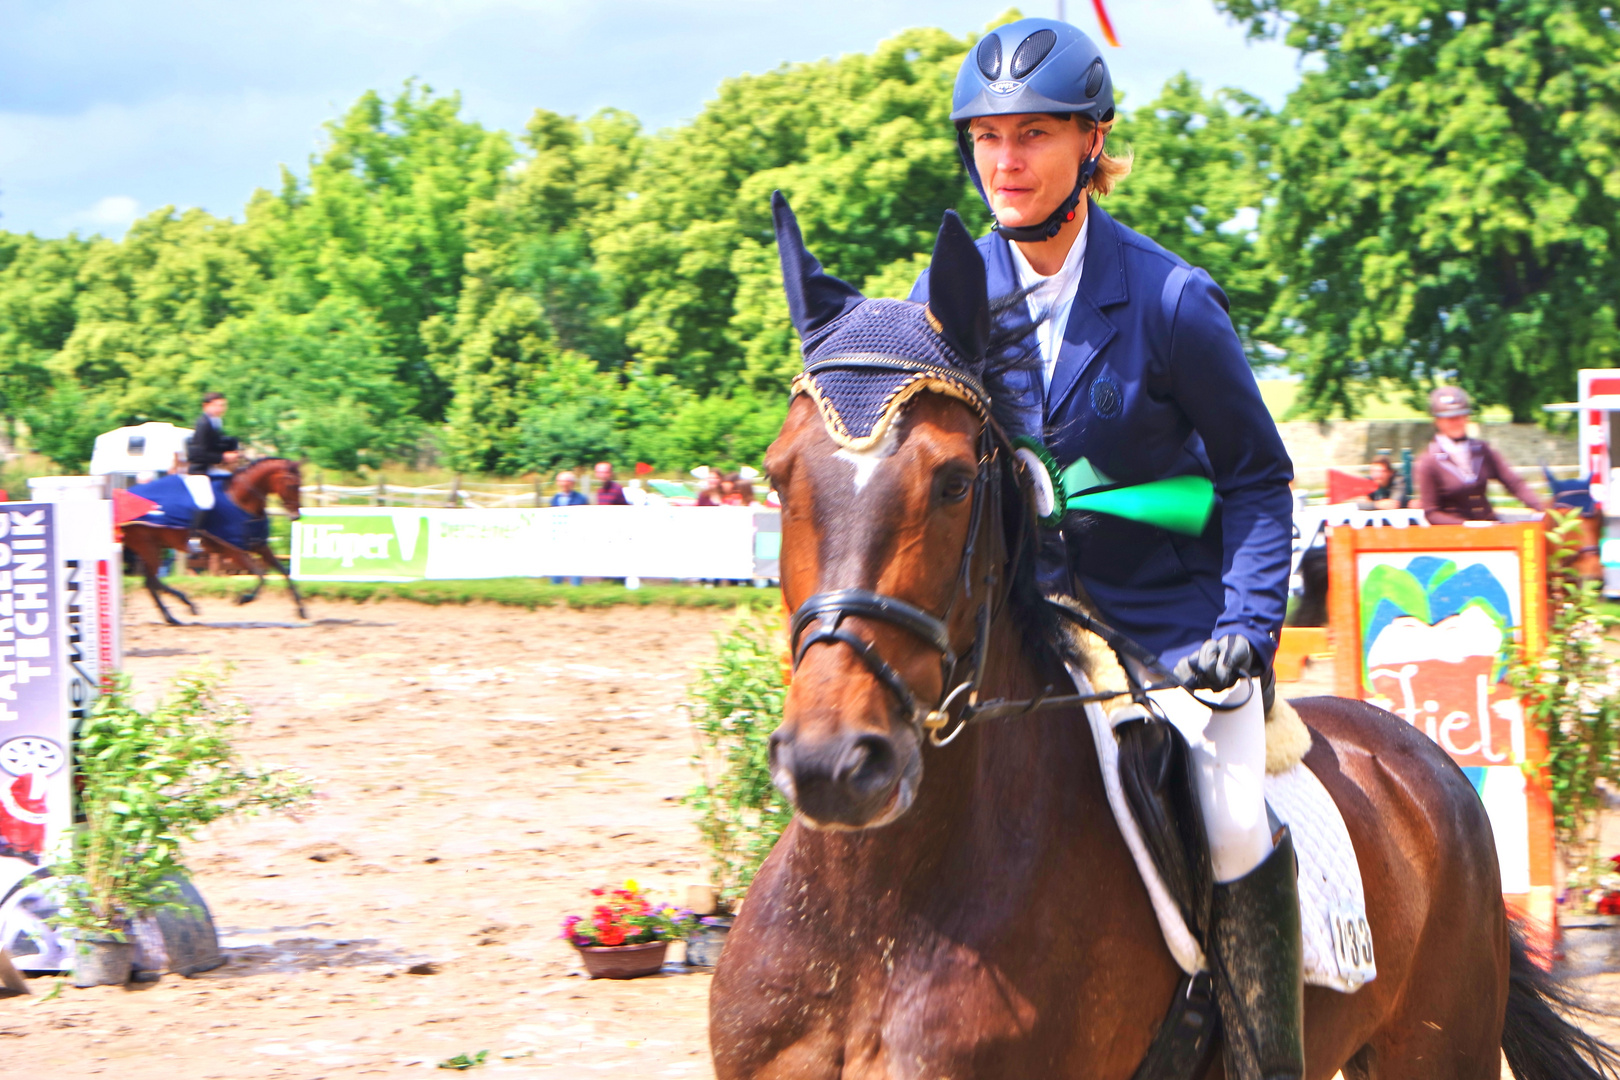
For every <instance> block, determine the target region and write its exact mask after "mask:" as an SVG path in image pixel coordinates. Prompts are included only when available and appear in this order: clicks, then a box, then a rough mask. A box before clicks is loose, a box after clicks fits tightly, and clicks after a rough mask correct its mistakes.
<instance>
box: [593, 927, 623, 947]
mask: <svg viewBox="0 0 1620 1080" xmlns="http://www.w3.org/2000/svg"><path fill="white" fill-rule="evenodd" d="M596 937H597V941H598V942H599V943H601V944H603V945H623V944H624V931H623V930H621V929H619V928H618V927H617V926H610V927H608V928H606V929H604V930H603V931H602V932H601V933H599V934H597V936H596Z"/></svg>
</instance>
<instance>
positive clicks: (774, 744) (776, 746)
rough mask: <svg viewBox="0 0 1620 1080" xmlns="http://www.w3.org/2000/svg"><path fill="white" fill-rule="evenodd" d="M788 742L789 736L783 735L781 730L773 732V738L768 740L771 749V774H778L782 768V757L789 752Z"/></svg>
mask: <svg viewBox="0 0 1620 1080" xmlns="http://www.w3.org/2000/svg"><path fill="white" fill-rule="evenodd" d="M788 741H789V740H788V738H787V736H785V735H783V734H782V730H781V729H780V728H778V729H777V730H775V731H773V732H771V737H770V738H769V739H768V740H766V744H767V746H768V747H769V748H770V749H769V751H768V753H769V761H770V769H771V772H773V773H774V772H776V770H777V769H778V768H780V767H781V766H782V764H783V761H782V755H783V754H784V753H785V752H786V750H787V745H788Z"/></svg>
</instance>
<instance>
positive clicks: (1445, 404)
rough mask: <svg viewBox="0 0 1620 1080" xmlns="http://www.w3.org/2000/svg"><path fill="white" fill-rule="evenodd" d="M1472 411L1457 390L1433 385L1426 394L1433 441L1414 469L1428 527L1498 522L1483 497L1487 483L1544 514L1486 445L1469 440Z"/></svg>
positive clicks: (1521, 482)
mask: <svg viewBox="0 0 1620 1080" xmlns="http://www.w3.org/2000/svg"><path fill="white" fill-rule="evenodd" d="M1472 411H1473V405H1472V403H1471V402H1470V401H1469V400H1468V394H1467V393H1466V392H1464V391H1463V390H1461V389H1459V388H1457V387H1455V386H1437V387H1435V389H1434V391H1433V392H1432V393H1431V394H1430V395H1429V413H1430V415H1432V416H1433V417H1434V431H1435V434H1434V441H1433V442H1431V443H1429V447H1428V449H1427V450H1426V451H1424V454H1423V456H1422V457H1421V458H1419V459H1418V465H1417V482H1418V500H1419V504H1420V505H1421V506H1422V508H1423V512H1424V517H1426V518H1427V519H1428V522H1429V524H1430V525H1458V524H1461V523H1462V522H1464V521H1496V520H1498V519H1497V516H1496V510H1495V509H1494V508H1493V507H1492V506H1491V500H1490V499H1489V498H1487V497H1486V494H1485V486H1486V484H1487V483H1488V482H1490V481H1491V480H1495V481H1496V482H1497V483H1499V484H1501V485H1502V486H1503V487H1505V488H1507V489H1508V491H1510V492H1512V493H1513V497H1514V498H1516V499H1518V500H1519V501H1520V502H1522V503H1524V505H1526V506H1528V507H1530V509H1532V510H1544V509H1546V507H1545V505H1544V504H1543V503H1542V501H1541V499H1540V498H1538V497H1537V496H1536V493H1535V492H1533V491H1531V490H1530V486H1529V485H1528V484H1526V483H1525V482H1524V480H1523V479H1521V478H1520V476H1519V474H1518V473H1516V472H1514V471H1513V470H1512V469H1511V468H1509V467H1508V464H1507V462H1505V461H1503V460H1502V455H1501V454H1498V453H1497V452H1496V451H1495V450H1494V449H1492V447H1491V444H1490V443H1488V442H1486V441H1485V440H1483V439H1471V438H1469V437H1468V417H1469V414H1470V413H1471V412H1472Z"/></svg>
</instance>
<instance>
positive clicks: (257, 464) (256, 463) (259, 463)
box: [236, 455, 299, 474]
mask: <svg viewBox="0 0 1620 1080" xmlns="http://www.w3.org/2000/svg"><path fill="white" fill-rule="evenodd" d="M278 461H279V462H281V463H282V464H284V465H287V466H289V467H290V468H291V469H292V470H293V471H294V472H298V471H299V468H298V462H296V461H294V460H293V459H292V458H286V457H277V456H274V455H272V456H270V457H262V458H254V459H253V460H252V461H250V462H248V463H247V464H246V465H243V466H242V467H241V468H240V469H237V470H236V472H237V473H238V474H240V473H245V472H250V471H251V470H253V469H258V468H263V467H264V466H266V465H273V464H275V463H276V462H278Z"/></svg>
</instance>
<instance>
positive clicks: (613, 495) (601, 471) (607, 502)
mask: <svg viewBox="0 0 1620 1080" xmlns="http://www.w3.org/2000/svg"><path fill="white" fill-rule="evenodd" d="M595 472H596V505H597V506H629V505H630V500H629V499H627V498H625V497H624V485H623V484H620V483H619V482H618V481H617V480H615V479H613V466H612V465H610V464H609V463H608V462H606V461H598V462H597V463H596V469H595Z"/></svg>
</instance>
